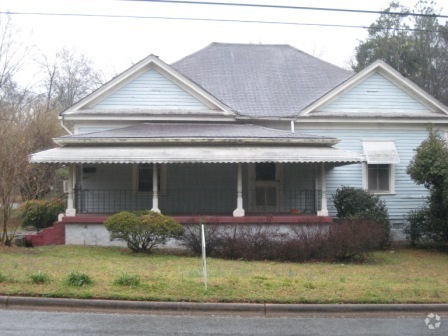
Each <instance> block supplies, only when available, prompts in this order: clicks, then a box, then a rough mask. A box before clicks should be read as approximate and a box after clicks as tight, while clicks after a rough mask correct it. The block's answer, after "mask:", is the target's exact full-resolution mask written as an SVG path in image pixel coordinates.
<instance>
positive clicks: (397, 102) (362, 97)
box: [316, 72, 434, 116]
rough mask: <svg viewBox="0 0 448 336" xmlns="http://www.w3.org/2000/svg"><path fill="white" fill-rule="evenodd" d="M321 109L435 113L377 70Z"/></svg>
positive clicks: (361, 111) (353, 111)
mask: <svg viewBox="0 0 448 336" xmlns="http://www.w3.org/2000/svg"><path fill="white" fill-rule="evenodd" d="M318 111H319V112H328V113H332V114H333V113H335V112H336V113H337V112H343V113H344V114H350V113H353V114H368V113H375V114H384V115H385V116H388V115H389V116H394V115H395V114H400V115H402V114H407V115H412V114H419V115H421V114H422V113H431V112H434V111H431V110H430V109H429V108H428V107H426V106H425V105H423V104H422V103H421V102H420V101H418V100H417V99H415V98H414V97H413V96H411V95H410V94H409V93H407V92H406V91H405V90H404V89H402V88H401V87H399V86H398V85H397V84H396V83H394V82H393V81H391V80H390V79H388V78H386V77H385V76H383V75H382V74H380V73H378V72H374V73H373V74H372V75H370V76H368V77H367V78H365V79H364V80H363V81H361V82H359V83H357V85H355V86H354V87H352V88H350V89H348V90H347V91H345V92H342V93H341V94H339V95H338V96H337V97H335V99H333V100H331V101H330V102H328V103H327V104H325V105H323V106H322V107H321V108H320V109H319V110H318ZM316 112H317V111H316Z"/></svg>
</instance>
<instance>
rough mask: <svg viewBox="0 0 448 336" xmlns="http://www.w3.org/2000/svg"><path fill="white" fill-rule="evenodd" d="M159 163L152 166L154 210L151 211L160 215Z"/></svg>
mask: <svg viewBox="0 0 448 336" xmlns="http://www.w3.org/2000/svg"><path fill="white" fill-rule="evenodd" d="M158 180H159V179H158V171H157V163H154V164H153V165H152V209H151V211H154V212H158V213H160V209H159V185H158Z"/></svg>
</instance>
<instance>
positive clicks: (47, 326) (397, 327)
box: [0, 309, 448, 336]
mask: <svg viewBox="0 0 448 336" xmlns="http://www.w3.org/2000/svg"><path fill="white" fill-rule="evenodd" d="M425 318H426V315H422V316H416V317H406V318H373V317H368V318H336V317H324V318H322V317H307V318H295V317H288V318H286V317H278V318H273V317H269V318H266V317H239V316H223V317H217V316H204V315H199V316H190V315H188V316H187V315H184V316H180V315H136V314H105V313H69V312H43V311H20V310H1V309H0V336H16V335H20V336H23V335H33V336H59V335H70V336H75V335H76V336H78V335H79V336H81V335H107V336H114V335H120V336H122V335H131V336H134V335H319V336H322V335H323V336H325V335H418V336H422V335H447V334H448V321H447V322H446V323H444V319H446V317H442V318H441V320H440V322H441V324H440V326H439V327H435V329H433V330H430V329H429V328H428V327H427V325H426V323H425ZM435 322H436V320H434V321H433V320H431V321H429V324H433V325H434V326H435Z"/></svg>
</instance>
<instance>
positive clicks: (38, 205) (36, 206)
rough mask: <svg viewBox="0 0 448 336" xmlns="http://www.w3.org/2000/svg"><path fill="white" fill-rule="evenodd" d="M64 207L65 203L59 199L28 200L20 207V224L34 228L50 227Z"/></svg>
mask: <svg viewBox="0 0 448 336" xmlns="http://www.w3.org/2000/svg"><path fill="white" fill-rule="evenodd" d="M64 209H65V204H64V202H63V201H62V200H61V199H53V200H50V201H43V200H30V201H27V202H24V203H23V204H22V205H21V207H20V210H21V216H22V226H23V227H28V226H32V227H34V228H35V229H36V230H40V229H44V228H46V227H50V226H52V225H53V223H54V222H55V221H56V220H57V219H58V215H59V214H60V213H61V212H63V211H64Z"/></svg>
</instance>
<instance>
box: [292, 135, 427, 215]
mask: <svg viewBox="0 0 448 336" xmlns="http://www.w3.org/2000/svg"><path fill="white" fill-rule="evenodd" d="M298 132H304V133H309V134H325V135H326V136H333V137H337V138H339V139H341V142H340V143H339V144H337V145H336V146H335V147H338V148H341V149H345V150H350V151H353V152H357V153H362V152H363V148H362V141H361V139H362V140H368V139H371V140H394V141H395V146H396V148H397V152H398V155H399V156H400V163H399V164H397V165H395V193H394V194H389V195H380V197H381V198H382V199H383V200H385V202H386V203H387V206H388V208H389V214H390V218H391V220H392V221H393V222H395V223H403V222H404V221H405V218H406V216H407V214H408V213H409V211H411V210H414V209H418V208H420V207H422V206H423V204H424V202H425V198H426V196H427V195H428V193H427V190H426V189H425V188H424V187H423V186H419V185H416V184H415V183H414V182H413V181H412V180H411V179H410V178H409V176H408V175H407V174H406V167H407V165H408V164H409V161H410V160H411V159H412V158H413V156H414V153H415V152H414V149H415V148H417V147H418V146H419V145H420V143H421V142H422V141H423V140H424V139H426V137H427V132H426V130H424V129H423V127H422V130H416V129H396V130H395V129H394V130H387V129H370V130H369V129H364V130H357V129H339V130H331V129H330V130H328V129H326V130H322V129H320V130H316V129H314V130H302V129H300V130H298ZM327 173H328V174H327V193H328V195H329V196H330V195H332V194H333V193H334V192H335V191H336V189H337V188H340V187H341V186H352V187H357V188H361V187H362V164H351V165H346V166H339V167H338V166H331V165H329V166H328V169H327ZM328 209H329V211H330V215H331V216H335V215H336V211H335V208H334V205H333V203H332V202H331V197H329V202H328Z"/></svg>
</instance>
